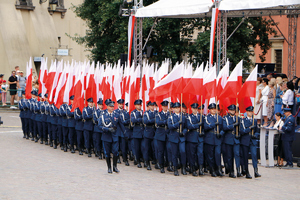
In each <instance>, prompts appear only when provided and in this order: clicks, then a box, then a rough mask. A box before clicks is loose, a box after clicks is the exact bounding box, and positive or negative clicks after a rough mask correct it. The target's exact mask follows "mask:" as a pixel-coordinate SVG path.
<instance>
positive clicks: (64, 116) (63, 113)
mask: <svg viewBox="0 0 300 200" xmlns="http://www.w3.org/2000/svg"><path fill="white" fill-rule="evenodd" d="M67 106H68V105H67V104H62V105H61V106H60V108H59V114H60V116H61V120H62V122H61V125H62V126H64V127H68V118H67Z"/></svg>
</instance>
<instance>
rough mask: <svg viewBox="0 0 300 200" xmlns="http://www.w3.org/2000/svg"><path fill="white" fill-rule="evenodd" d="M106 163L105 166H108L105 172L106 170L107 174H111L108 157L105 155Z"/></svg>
mask: <svg viewBox="0 0 300 200" xmlns="http://www.w3.org/2000/svg"><path fill="white" fill-rule="evenodd" d="M106 164H107V168H108V170H107V172H108V173H109V174H112V171H111V161H110V158H107V157H106Z"/></svg>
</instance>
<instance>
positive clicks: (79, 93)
mask: <svg viewBox="0 0 300 200" xmlns="http://www.w3.org/2000/svg"><path fill="white" fill-rule="evenodd" d="M84 74H85V71H81V72H80V73H79V74H78V76H77V78H76V80H75V86H74V91H75V92H74V101H73V106H72V110H71V111H72V112H74V110H75V108H79V109H80V111H81V112H82V111H83V108H84Z"/></svg>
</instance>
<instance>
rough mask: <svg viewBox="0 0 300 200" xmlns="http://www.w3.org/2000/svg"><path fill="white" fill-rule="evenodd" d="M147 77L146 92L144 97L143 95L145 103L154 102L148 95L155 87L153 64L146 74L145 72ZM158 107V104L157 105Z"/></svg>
mask: <svg viewBox="0 0 300 200" xmlns="http://www.w3.org/2000/svg"><path fill="white" fill-rule="evenodd" d="M147 76H148V78H147V79H146V81H147V86H148V88H147V91H146V95H145V99H146V101H149V100H151V101H155V99H153V98H152V99H150V97H149V94H150V93H151V92H152V91H153V88H154V86H155V81H154V64H152V65H151V66H150V67H149V68H148V72H147ZM158 105H159V103H158Z"/></svg>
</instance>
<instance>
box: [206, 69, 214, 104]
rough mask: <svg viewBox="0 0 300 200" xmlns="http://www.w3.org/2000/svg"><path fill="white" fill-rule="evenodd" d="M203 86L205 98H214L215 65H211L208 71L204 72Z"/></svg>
mask: <svg viewBox="0 0 300 200" xmlns="http://www.w3.org/2000/svg"><path fill="white" fill-rule="evenodd" d="M203 87H204V88H205V99H207V100H208V102H209V101H210V99H214V98H215V97H216V95H217V88H216V67H215V66H214V67H211V68H210V69H209V71H207V72H206V73H205V76H204V78H203Z"/></svg>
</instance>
